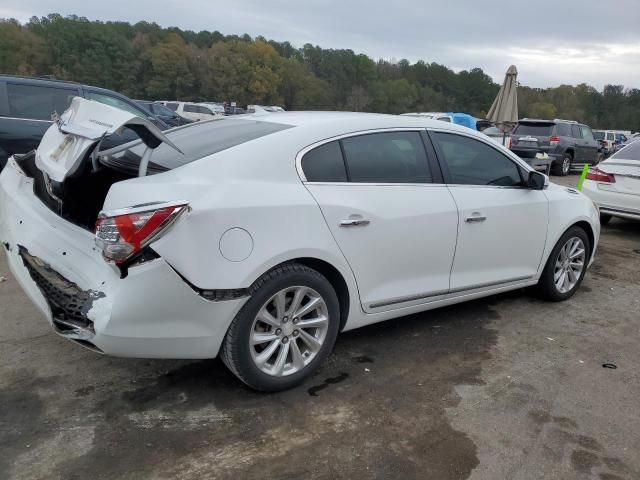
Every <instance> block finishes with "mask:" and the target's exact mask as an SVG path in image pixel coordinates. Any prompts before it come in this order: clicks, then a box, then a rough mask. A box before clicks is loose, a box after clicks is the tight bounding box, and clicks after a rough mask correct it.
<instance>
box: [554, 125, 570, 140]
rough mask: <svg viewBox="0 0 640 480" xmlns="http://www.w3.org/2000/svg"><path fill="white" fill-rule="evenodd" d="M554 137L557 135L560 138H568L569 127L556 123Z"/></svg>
mask: <svg viewBox="0 0 640 480" xmlns="http://www.w3.org/2000/svg"><path fill="white" fill-rule="evenodd" d="M556 135H559V136H561V137H570V136H571V129H570V128H569V125H567V124H566V123H558V124H557V125H556Z"/></svg>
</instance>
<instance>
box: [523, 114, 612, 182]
mask: <svg viewBox="0 0 640 480" xmlns="http://www.w3.org/2000/svg"><path fill="white" fill-rule="evenodd" d="M511 150H512V151H513V152H514V153H515V154H516V155H518V156H519V157H521V158H523V159H527V158H534V157H535V156H536V155H537V154H538V153H540V152H542V153H546V154H547V155H549V157H551V158H552V160H553V162H552V164H551V169H552V172H553V173H555V174H556V175H567V174H568V173H569V172H570V171H571V170H573V169H581V168H582V167H583V166H584V165H585V164H589V165H595V164H597V163H598V162H599V161H600V160H602V159H603V158H604V152H603V151H602V149H601V147H600V145H599V143H598V141H597V140H596V139H595V138H594V137H593V133H592V131H591V128H589V127H588V126H587V125H584V124H581V123H578V122H575V121H571V120H560V119H555V120H538V119H532V118H524V119H522V120H520V121H519V122H518V124H517V125H516V128H515V129H514V131H513V135H512V136H511Z"/></svg>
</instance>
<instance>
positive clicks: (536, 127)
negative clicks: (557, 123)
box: [513, 123, 554, 137]
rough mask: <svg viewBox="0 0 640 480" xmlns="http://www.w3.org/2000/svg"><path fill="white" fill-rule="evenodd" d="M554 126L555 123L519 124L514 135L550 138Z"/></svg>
mask: <svg viewBox="0 0 640 480" xmlns="http://www.w3.org/2000/svg"><path fill="white" fill-rule="evenodd" d="M553 126H554V124H553V123H519V124H518V126H517V127H516V129H515V131H514V132H513V133H514V134H516V135H531V136H532V137H550V136H551V133H552V132H553Z"/></svg>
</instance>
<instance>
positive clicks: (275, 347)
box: [221, 263, 340, 392]
mask: <svg viewBox="0 0 640 480" xmlns="http://www.w3.org/2000/svg"><path fill="white" fill-rule="evenodd" d="M249 294H250V298H249V300H248V301H247V303H246V304H245V305H244V306H243V307H242V309H241V310H240V312H238V314H237V315H236V317H235V319H234V320H233V322H232V323H231V326H230V327H229V330H228V331H227V335H226V336H225V339H224V342H223V345H222V351H221V358H222V361H223V362H224V364H225V365H226V366H227V367H228V368H229V370H231V372H232V373H233V374H235V375H236V376H237V377H238V378H239V379H240V380H242V381H243V382H244V383H245V384H247V385H248V386H249V387H251V388H253V389H255V390H261V391H267V392H275V391H280V390H286V389H288V388H292V387H294V386H296V385H298V384H300V383H302V382H303V381H304V380H305V379H306V378H308V377H309V376H310V375H311V374H312V373H313V371H314V370H316V369H317V368H318V366H319V365H320V364H321V363H322V362H323V361H324V360H325V359H326V358H327V356H328V355H329V354H330V353H331V350H332V349H333V346H334V344H335V341H336V337H337V335H338V330H339V327H340V304H339V302H338V296H337V295H336V292H335V290H334V289H333V287H332V285H331V283H329V281H328V280H327V279H326V278H325V277H324V276H323V275H322V274H320V273H319V272H317V271H315V270H313V269H311V268H308V267H306V266H304V265H300V264H297V263H290V264H285V265H281V266H280V267H276V268H275V269H273V270H271V271H270V272H268V273H266V274H264V275H263V276H262V277H260V278H259V279H258V280H257V281H256V282H255V283H254V284H253V285H252V286H251V288H250V291H249Z"/></svg>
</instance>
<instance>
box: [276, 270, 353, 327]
mask: <svg viewBox="0 0 640 480" xmlns="http://www.w3.org/2000/svg"><path fill="white" fill-rule="evenodd" d="M291 262H295V263H300V264H301V265H304V266H306V267H309V268H312V269H314V270H315V271H317V272H319V273H321V274H322V275H324V277H325V278H326V279H327V280H329V283H330V284H331V286H332V287H333V289H334V290H335V291H336V295H338V302H340V330H342V329H343V328H344V326H345V324H346V323H347V318H348V316H349V304H350V298H349V287H348V286H347V282H346V281H345V279H344V277H343V276H342V274H341V273H340V272H339V271H338V269H336V268H335V267H334V266H333V265H331V264H330V263H328V262H325V261H324V260H320V259H318V258H307V257H305V258H295V259H293V260H291ZM287 263H289V262H287Z"/></svg>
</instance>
